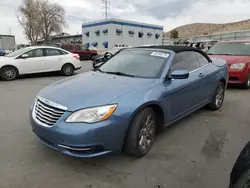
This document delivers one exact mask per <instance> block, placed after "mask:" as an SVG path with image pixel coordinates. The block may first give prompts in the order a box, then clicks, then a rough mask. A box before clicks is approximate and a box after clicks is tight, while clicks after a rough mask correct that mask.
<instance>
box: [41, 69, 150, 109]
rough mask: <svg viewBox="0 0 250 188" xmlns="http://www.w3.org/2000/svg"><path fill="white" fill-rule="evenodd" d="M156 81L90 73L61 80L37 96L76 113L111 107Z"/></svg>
mask: <svg viewBox="0 0 250 188" xmlns="http://www.w3.org/2000/svg"><path fill="white" fill-rule="evenodd" d="M153 81H154V79H142V78H131V77H125V76H116V75H112V74H105V73H99V72H93V71H90V72H87V73H83V74H79V75H77V76H74V77H71V78H67V79H63V80H60V81H58V82H56V83H54V84H52V85H50V86H48V87H46V88H44V89H43V90H42V91H40V93H39V94H38V96H40V97H43V98H45V99H48V100H50V101H52V102H55V103H58V104H60V105H63V106H65V107H67V108H68V111H75V110H78V109H81V108H86V107H91V106H99V105H105V104H109V103H110V102H111V101H113V100H114V99H117V98H118V97H121V96H122V95H125V94H126V93H129V92H131V91H134V90H135V89H137V88H142V87H147V86H148V85H149V84H150V83H152V82H153Z"/></svg>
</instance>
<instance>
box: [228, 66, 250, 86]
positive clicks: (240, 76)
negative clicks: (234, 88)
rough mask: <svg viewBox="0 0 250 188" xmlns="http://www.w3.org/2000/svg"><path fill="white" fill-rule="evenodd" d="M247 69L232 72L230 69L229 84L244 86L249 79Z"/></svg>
mask: <svg viewBox="0 0 250 188" xmlns="http://www.w3.org/2000/svg"><path fill="white" fill-rule="evenodd" d="M248 74H249V73H248V71H247V69H244V70H231V69H229V80H228V83H229V84H244V83H245V82H246V81H247V78H248Z"/></svg>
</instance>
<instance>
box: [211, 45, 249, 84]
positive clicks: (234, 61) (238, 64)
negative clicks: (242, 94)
mask: <svg viewBox="0 0 250 188" xmlns="http://www.w3.org/2000/svg"><path fill="white" fill-rule="evenodd" d="M207 53H208V55H209V56H210V58H219V59H224V60H226V61H227V65H228V71H229V80H228V83H229V84H241V85H242V86H243V87H244V88H246V89H249V88H250V40H244V41H243V40H241V41H239V40H237V41H236V40H234V41H224V42H219V43H217V44H215V45H214V46H213V47H212V48H210V50H209V51H208V52H207Z"/></svg>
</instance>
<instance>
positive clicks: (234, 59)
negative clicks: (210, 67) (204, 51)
mask: <svg viewBox="0 0 250 188" xmlns="http://www.w3.org/2000/svg"><path fill="white" fill-rule="evenodd" d="M209 57H210V58H216V59H224V60H226V62H227V64H229V65H230V64H233V63H247V62H250V56H232V55H209Z"/></svg>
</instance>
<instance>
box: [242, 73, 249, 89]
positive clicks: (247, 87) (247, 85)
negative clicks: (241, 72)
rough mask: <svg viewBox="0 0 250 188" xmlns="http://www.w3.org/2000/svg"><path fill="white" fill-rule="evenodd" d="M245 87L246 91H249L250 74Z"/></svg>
mask: <svg viewBox="0 0 250 188" xmlns="http://www.w3.org/2000/svg"><path fill="white" fill-rule="evenodd" d="M243 87H244V88H245V89H249V88H250V74H249V75H248V77H247V80H246V82H245V83H244V84H243Z"/></svg>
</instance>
